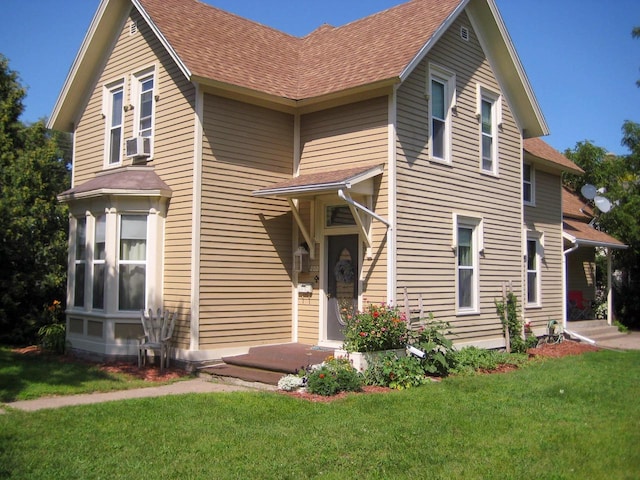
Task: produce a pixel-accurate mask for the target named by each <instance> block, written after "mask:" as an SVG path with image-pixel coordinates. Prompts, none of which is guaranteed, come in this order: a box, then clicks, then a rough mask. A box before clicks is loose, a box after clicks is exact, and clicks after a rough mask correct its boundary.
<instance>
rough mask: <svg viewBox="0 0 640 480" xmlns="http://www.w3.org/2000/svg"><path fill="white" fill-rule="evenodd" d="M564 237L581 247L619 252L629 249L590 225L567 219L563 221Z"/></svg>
mask: <svg viewBox="0 0 640 480" xmlns="http://www.w3.org/2000/svg"><path fill="white" fill-rule="evenodd" d="M562 237H563V238H564V239H565V240H567V241H568V242H570V243H571V244H573V245H577V246H579V247H602V248H612V249H619V250H624V249H626V248H629V247H628V245H625V244H624V243H622V242H621V241H620V240H618V239H616V238H614V237H612V236H611V235H609V234H607V233H604V232H601V231H600V230H596V229H595V228H593V227H592V226H591V225H589V224H588V223H585V222H581V221H579V220H573V219H567V218H565V219H564V220H563V221H562Z"/></svg>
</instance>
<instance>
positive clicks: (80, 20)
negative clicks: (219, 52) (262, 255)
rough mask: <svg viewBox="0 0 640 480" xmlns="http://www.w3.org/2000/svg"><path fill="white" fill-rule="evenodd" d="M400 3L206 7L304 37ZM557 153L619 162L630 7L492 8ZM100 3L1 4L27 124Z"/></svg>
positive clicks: (3, 45) (639, 47)
mask: <svg viewBox="0 0 640 480" xmlns="http://www.w3.org/2000/svg"><path fill="white" fill-rule="evenodd" d="M403 1H404V0H321V1H318V0H205V3H210V4H212V5H215V6H217V7H219V8H222V9H224V10H228V11H231V12H233V13H236V14H238V15H241V16H243V17H246V18H250V19H252V20H255V21H258V22H260V23H262V24H265V25H269V26H271V27H274V28H277V29H279V30H282V31H285V32H287V33H290V34H293V35H297V36H303V35H306V34H307V33H309V32H311V31H312V30H314V29H315V28H317V27H318V26H320V25H321V24H323V23H329V24H331V25H334V26H339V25H343V24H345V23H348V22H350V21H353V20H357V19H358V18H362V17H364V16H367V15H369V14H372V13H375V12H378V11H381V10H384V9H386V8H389V7H392V6H395V5H398V4H400V3H403ZM496 2H497V5H498V7H499V9H500V12H501V14H502V17H503V19H504V22H505V24H506V25H507V29H508V30H509V33H510V35H511V38H512V40H513V43H514V44H515V46H516V50H517V51H518V54H519V56H520V60H521V61H522V63H523V65H524V67H525V70H526V72H527V75H528V77H529V81H530V82H531V84H532V86H533V89H534V92H535V94H536V97H537V99H538V102H539V103H540V106H541V108H542V111H543V112H544V115H545V118H546V120H547V123H548V125H549V128H550V130H551V135H550V136H548V137H546V138H545V140H546V141H547V142H548V143H549V144H551V145H552V146H553V147H555V148H556V149H558V150H560V151H564V150H565V149H566V148H573V147H574V146H575V144H576V142H578V141H582V140H590V141H592V142H594V143H595V144H596V145H598V146H601V147H604V148H606V149H608V150H609V151H612V152H614V153H617V154H624V153H627V151H626V149H625V148H624V147H622V146H621V145H620V139H621V127H622V123H623V122H624V121H625V120H633V121H635V122H638V123H640V88H637V87H636V85H635V82H636V80H637V79H640V39H632V37H631V30H632V28H633V27H634V26H640V2H639V1H638V0H535V1H532V0H496ZM99 3H100V2H99V0H57V1H52V0H1V8H0V11H1V12H2V17H3V18H2V20H3V21H2V29H0V53H2V54H3V55H4V56H6V57H7V58H9V66H10V68H11V69H12V70H15V71H17V72H18V73H19V74H20V78H21V82H22V84H23V85H24V86H25V87H27V88H28V92H27V98H26V100H25V102H24V103H25V106H26V110H25V113H24V114H23V116H22V120H23V121H25V122H32V121H35V120H38V119H40V118H45V117H48V116H49V115H50V114H51V111H52V110H53V105H54V103H55V101H56V99H57V97H58V94H59V92H60V90H61V88H62V85H63V83H64V80H65V78H66V75H67V73H68V71H69V68H70V66H71V64H72V62H73V60H74V58H75V55H76V53H77V51H78V49H79V47H80V45H81V43H82V40H83V38H84V35H85V33H86V31H87V28H88V27H89V24H90V22H91V19H92V17H93V14H94V13H95V11H96V9H97V7H98V5H99Z"/></svg>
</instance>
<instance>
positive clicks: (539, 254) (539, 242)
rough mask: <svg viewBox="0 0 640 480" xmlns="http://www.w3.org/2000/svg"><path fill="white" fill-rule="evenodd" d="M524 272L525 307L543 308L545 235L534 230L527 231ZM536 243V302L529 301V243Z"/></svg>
mask: <svg viewBox="0 0 640 480" xmlns="http://www.w3.org/2000/svg"><path fill="white" fill-rule="evenodd" d="M524 238H525V244H524V270H525V289H524V291H525V296H526V301H525V307H527V308H538V307H541V306H542V261H543V260H544V234H543V233H542V232H536V231H533V230H527V231H526V234H525V235H524ZM530 241H535V242H536V269H535V272H536V293H537V298H536V301H535V302H530V301H529V257H528V256H529V242H530Z"/></svg>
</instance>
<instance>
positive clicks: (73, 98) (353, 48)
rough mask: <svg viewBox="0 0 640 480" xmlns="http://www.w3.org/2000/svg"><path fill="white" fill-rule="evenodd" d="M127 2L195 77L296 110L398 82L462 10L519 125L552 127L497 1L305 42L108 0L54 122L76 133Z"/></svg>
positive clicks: (453, 0) (145, 2)
mask: <svg viewBox="0 0 640 480" xmlns="http://www.w3.org/2000/svg"><path fill="white" fill-rule="evenodd" d="M131 5H133V6H134V7H135V8H136V9H138V11H139V12H140V14H141V15H142V16H143V17H144V18H145V20H146V21H147V22H148V23H149V25H150V26H151V28H152V30H153V31H154V33H155V34H156V36H157V37H158V38H159V40H160V41H161V43H162V44H163V45H164V47H165V48H166V49H167V50H168V51H169V53H170V54H171V56H172V57H173V59H174V60H175V61H176V63H177V64H178V66H179V67H180V69H181V70H182V72H183V73H184V75H185V76H186V77H187V78H188V79H189V80H190V81H193V82H196V83H202V84H207V85H213V86H217V87H222V88H230V89H241V90H242V91H244V92H246V93H248V94H253V95H256V96H267V97H269V98H270V99H271V100H272V101H276V102H285V103H287V102H288V103H290V104H291V105H292V106H295V105H296V104H297V103H298V102H300V101H305V100H307V101H308V100H310V99H318V98H320V97H322V96H325V95H338V94H348V92H350V91H354V89H358V88H373V87H375V86H382V85H393V84H397V83H400V82H401V81H402V80H404V79H405V78H406V76H407V75H408V74H409V73H410V72H411V71H412V70H413V68H414V67H415V66H416V65H417V64H418V62H419V61H420V60H421V59H422V58H424V56H425V55H426V54H427V53H428V51H429V49H430V48H431V46H432V45H433V44H435V43H436V42H437V40H438V39H439V38H440V35H441V34H442V33H444V31H445V30H446V29H447V28H448V27H449V26H450V25H451V23H452V22H453V21H454V20H455V19H456V18H457V17H458V15H459V14H460V13H461V12H462V11H464V10H465V9H466V10H467V12H468V14H469V16H470V19H471V21H472V24H473V26H474V28H476V29H479V30H481V31H482V33H481V34H479V36H482V35H485V34H486V35H487V36H489V33H490V34H491V35H490V39H491V41H490V42H489V43H487V44H483V47H484V48H485V50H487V49H489V50H492V52H488V53H487V55H488V57H489V59H490V61H491V62H492V65H493V67H494V69H496V70H498V71H497V72H496V75H497V76H498V78H499V80H500V81H501V84H502V85H503V88H504V90H505V92H507V93H508V94H509V93H510V94H511V98H509V96H508V98H509V100H510V101H511V103H512V106H513V108H514V111H515V113H516V117H517V118H518V121H519V123H520V124H521V125H520V128H522V129H523V130H524V131H526V132H527V135H534V136H535V135H544V134H547V133H548V129H547V126H546V123H545V121H544V118H543V116H542V114H541V112H540V109H539V106H538V105H537V102H536V100H535V98H534V97H533V93H532V91H531V88H530V85H529V83H528V80H527V78H526V75H525V74H524V70H523V69H522V65H521V63H520V61H519V59H518V57H517V54H516V53H515V49H514V48H513V45H512V43H511V40H510V38H509V36H508V34H507V32H506V29H505V28H504V24H503V23H502V20H501V18H500V17H499V13H498V10H497V7H496V6H495V2H494V0H409V1H408V2H406V3H403V4H401V5H398V6H396V7H392V8H390V9H387V10H385V11H382V12H379V13H376V14H374V15H371V16H368V17H365V18H363V19H360V20H356V21H354V22H351V23H349V24H347V25H344V26H341V27H330V26H322V27H321V28H318V29H317V30H315V31H314V32H312V33H310V34H309V35H307V36H305V37H302V38H299V37H294V36H292V35H288V34H286V33H283V32H280V31H278V30H275V29H273V28H271V27H267V26H264V25H261V24H259V23H256V22H253V21H251V20H248V19H245V18H242V17H240V16H237V15H234V14H232V13H229V12H225V11H224V10H221V9H219V8H216V7H212V6H210V5H207V4H205V3H202V2H200V1H198V0H102V2H101V3H100V6H99V8H98V11H97V13H96V16H95V17H94V20H93V21H92V24H91V26H90V29H89V31H88V32H87V36H86V37H85V40H84V42H83V44H82V47H81V49H80V52H79V53H78V57H76V61H75V62H74V64H73V66H72V69H71V71H70V73H69V76H68V77H67V81H66V82H65V85H64V87H63V90H62V92H61V95H60V97H59V99H58V102H57V103H56V106H55V107H54V111H53V113H52V116H51V119H50V121H49V126H50V128H57V129H61V130H70V129H71V128H70V127H71V123H72V122H73V121H74V120H75V118H73V113H74V112H75V114H77V110H78V109H79V108H81V97H82V96H80V95H78V92H79V91H80V89H82V87H83V86H84V89H85V90H86V88H87V86H86V85H87V83H88V82H89V80H90V77H89V76H88V75H89V74H88V73H87V72H94V73H93V75H94V76H95V75H96V73H95V72H96V70H97V69H98V68H99V66H100V65H101V62H100V58H99V56H98V54H97V52H99V50H100V48H102V49H106V48H107V46H108V44H107V43H105V41H104V39H103V38H102V37H104V36H105V35H106V34H107V33H106V32H111V34H112V35H115V34H116V32H117V30H118V29H119V28H122V21H123V18H124V16H125V15H126V14H127V13H128V11H129V10H128V9H127V6H128V7H129V8H130V6H131ZM474 18H477V20H476V21H474ZM98 40H100V41H98ZM94 43H98V45H94ZM83 72H84V73H83ZM80 76H82V77H80ZM74 87H75V88H74Z"/></svg>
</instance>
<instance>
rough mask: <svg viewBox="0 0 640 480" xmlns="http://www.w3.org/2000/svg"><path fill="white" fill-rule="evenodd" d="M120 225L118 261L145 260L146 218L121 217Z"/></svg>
mask: <svg viewBox="0 0 640 480" xmlns="http://www.w3.org/2000/svg"><path fill="white" fill-rule="evenodd" d="M120 225H121V230H120V260H134V261H144V260H146V256H147V217H143V216H142V215H123V216H122V221H121V224H120Z"/></svg>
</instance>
